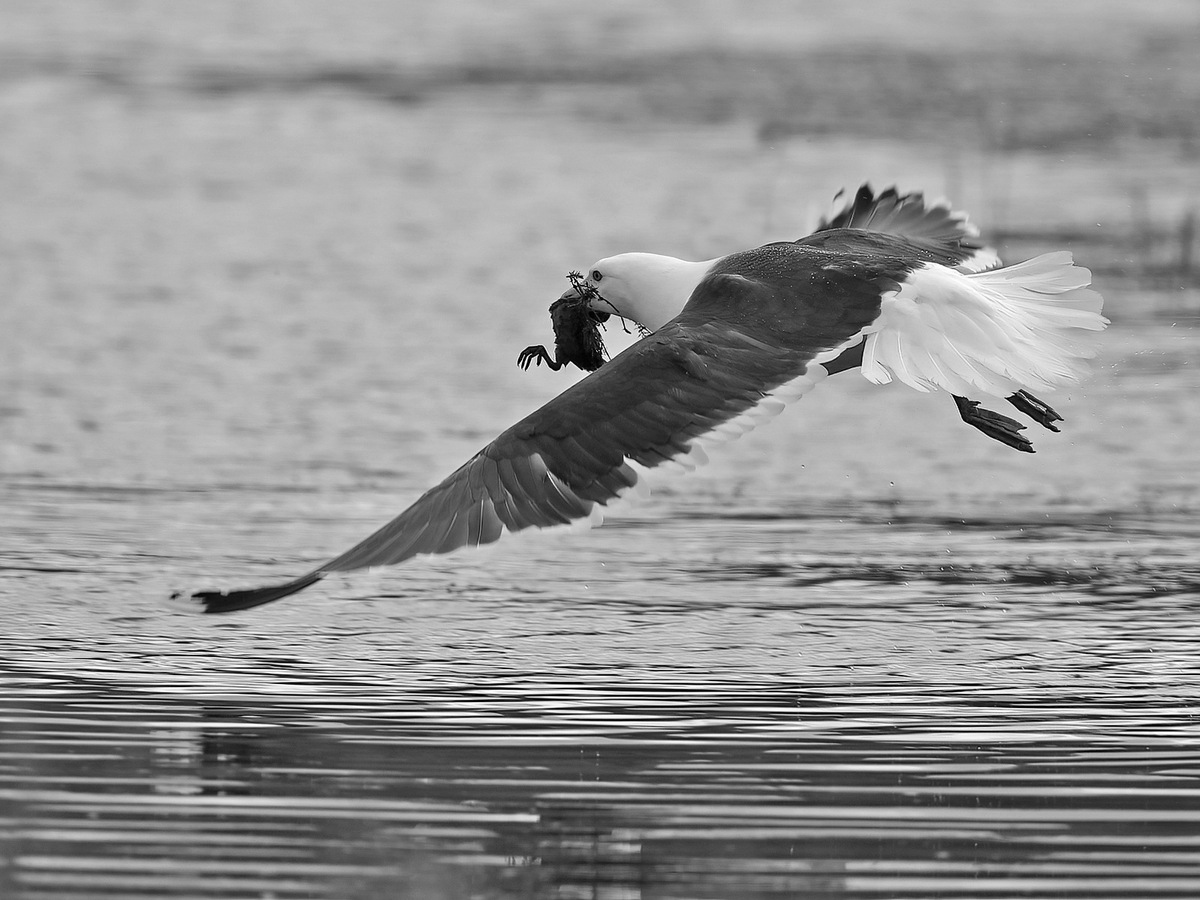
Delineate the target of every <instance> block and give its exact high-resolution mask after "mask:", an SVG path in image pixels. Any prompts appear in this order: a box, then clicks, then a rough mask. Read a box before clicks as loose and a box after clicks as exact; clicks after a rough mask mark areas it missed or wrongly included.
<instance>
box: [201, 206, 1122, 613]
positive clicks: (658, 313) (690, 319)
mask: <svg viewBox="0 0 1200 900" xmlns="http://www.w3.org/2000/svg"><path fill="white" fill-rule="evenodd" d="M839 196H840V195H839ZM836 202H837V198H835V203H836ZM978 238H979V233H978V230H977V229H976V228H975V227H974V226H973V225H971V224H970V223H969V222H968V220H967V217H966V216H965V215H964V214H962V213H960V212H956V211H953V210H952V209H951V208H950V207H949V206H948V205H947V204H945V203H944V202H938V203H929V202H927V201H926V200H925V198H924V196H923V194H921V193H917V192H913V193H905V194H901V193H900V192H899V191H897V190H896V189H895V188H889V189H887V190H885V191H882V192H880V193H879V194H875V193H874V191H873V190H872V189H871V188H870V186H869V185H864V186H863V187H862V188H860V189H859V190H858V191H857V192H856V194H855V196H854V198H853V199H852V200H851V201H850V202H848V203H846V204H845V205H844V206H843V207H842V208H841V209H840V210H839V211H837V212H836V213H835V214H834V215H832V216H830V217H828V218H823V219H822V220H821V221H820V223H819V224H818V227H817V229H816V230H815V231H814V232H813V233H812V234H809V235H807V236H806V237H802V238H800V239H799V240H796V241H781V242H775V243H769V244H765V245H763V246H761V247H756V248H754V249H749V250H742V251H738V252H735V253H730V254H728V255H726V256H721V257H718V258H716V259H710V260H704V261H700V262H693V261H688V260H682V259H676V258H674V257H671V256H663V255H659V254H652V253H643V252H632V253H622V254H619V255H617V256H610V257H607V258H605V259H601V260H600V261H598V262H596V263H594V264H593V265H592V266H591V267H590V268H589V269H588V270H587V276H586V279H585V280H584V282H583V283H582V285H579V284H573V286H572V290H571V291H568V292H567V293H565V294H564V295H563V297H561V298H560V302H561V301H565V300H568V299H571V298H575V299H578V298H579V297H580V296H581V295H583V294H586V296H587V297H588V303H589V305H590V308H591V310H593V311H594V312H595V313H597V316H596V319H599V318H601V317H602V316H604V315H610V314H611V315H616V316H619V317H621V318H622V319H624V320H627V321H630V322H633V323H635V324H636V325H637V326H639V327H640V328H641V329H642V330H643V331H645V332H646V335H645V336H644V337H643V338H641V339H640V340H639V341H637V342H636V343H634V344H633V345H632V346H630V347H629V348H628V349H626V350H625V351H624V352H622V353H620V354H619V355H617V356H616V357H614V358H612V359H611V360H608V361H603V364H602V365H601V364H599V363H600V362H601V360H596V361H595V363H596V365H595V371H593V372H591V374H589V375H588V376H587V377H585V378H583V379H582V380H580V381H578V382H576V383H575V384H574V385H572V386H571V387H569V388H568V389H567V390H565V391H563V392H562V393H561V394H559V395H558V396H557V397H555V398H554V399H552V400H550V401H549V402H548V403H546V404H545V405H544V406H542V407H541V408H540V409H538V410H536V411H534V412H532V413H530V414H529V415H528V416H526V417H525V418H523V419H521V421H519V422H517V423H516V424H515V425H513V426H512V427H511V428H508V429H507V430H506V431H504V432H502V433H501V434H500V435H499V436H498V437H496V438H495V440H493V441H492V442H491V443H489V444H488V445H487V446H485V447H484V448H483V449H482V450H480V451H479V452H478V453H476V454H475V455H474V456H472V457H471V458H470V459H469V460H467V461H466V462H465V463H464V464H463V465H462V466H460V467H459V468H458V469H456V470H455V471H454V472H452V473H451V474H450V475H449V476H447V477H446V478H445V479H444V480H443V481H442V482H441V483H440V484H437V485H435V486H434V487H433V488H431V489H430V490H428V491H426V492H425V493H424V494H423V495H422V496H420V497H419V498H418V499H417V500H416V501H415V502H414V503H413V504H412V505H411V506H409V507H408V508H407V509H406V510H404V512H402V513H400V515H398V516H396V518H394V519H392V521H390V522H388V523H387V524H386V525H384V526H383V527H382V528H380V529H379V530H378V531H376V532H375V533H374V534H372V535H370V536H369V537H367V538H366V539H365V540H363V541H362V542H360V543H358V544H356V545H355V546H353V547H351V548H350V549H349V550H347V551H346V552H345V553H343V554H341V555H340V556H338V557H336V558H334V559H332V560H330V561H329V562H326V563H324V564H322V565H320V566H318V567H317V568H316V569H313V570H312V571H311V572H308V573H307V574H304V575H301V576H300V577H298V578H295V579H292V580H291V581H287V582H283V583H280V584H276V585H268V586H265V587H258V588H249V589H242V590H229V591H224V590H205V591H199V592H196V593H194V594H192V597H193V599H195V600H197V601H199V602H200V604H201V605H202V606H203V608H204V611H205V612H209V613H220V612H230V611H233V610H241V609H247V608H250V607H254V606H259V605H261V604H264V603H269V602H271V601H274V600H278V599H280V598H282V597H286V596H288V595H290V594H294V593H296V592H298V591H301V590H303V589H304V588H307V587H309V586H310V585H312V584H315V583H316V582H318V581H320V580H321V579H322V578H324V577H325V576H326V575H328V574H329V573H331V572H344V571H349V570H353V569H362V568H367V567H373V566H386V565H394V564H397V563H400V562H403V561H404V560H407V559H410V558H412V557H414V556H417V555H421V554H435V553H449V552H451V551H454V550H457V549H459V548H462V547H474V546H478V545H480V544H489V543H492V542H493V541H496V540H497V539H499V538H500V537H501V536H502V535H504V534H506V533H508V532H518V531H522V530H524V529H527V528H550V527H554V526H560V525H570V524H573V523H577V522H582V521H590V522H591V523H593V524H598V523H599V521H600V519H601V518H602V514H603V512H604V510H605V509H606V508H607V507H609V506H610V505H611V504H612V503H613V502H614V501H616V500H618V499H619V498H621V497H623V496H625V495H626V494H628V493H629V492H630V491H632V490H634V488H635V487H636V486H638V484H639V481H640V480H641V479H642V478H643V476H644V475H645V474H646V471H647V470H649V469H654V468H657V467H659V466H661V465H663V464H667V463H679V464H683V465H685V466H687V465H688V464H692V463H695V462H702V461H703V460H704V457H705V453H704V448H705V446H706V445H707V444H709V443H711V442H713V441H717V440H721V439H727V438H729V437H735V436H737V435H738V434H740V433H742V432H744V431H745V430H748V429H749V428H751V427H753V426H754V425H755V424H756V423H757V422H758V421H760V420H762V419H764V418H769V417H770V416H772V415H774V414H776V413H778V412H779V411H780V410H781V409H782V408H783V407H784V405H786V404H787V403H789V402H791V401H793V400H796V399H798V398H800V397H802V396H803V395H804V394H806V393H808V392H809V391H810V390H812V389H813V388H814V387H816V386H817V385H818V384H820V383H821V382H822V381H824V380H825V379H826V378H827V377H829V376H830V375H833V374H837V373H839V372H844V371H848V370H852V369H858V370H859V371H860V372H861V373H862V375H863V376H864V377H865V378H866V379H867V380H868V381H870V382H873V383H876V384H883V383H887V382H890V381H892V380H898V381H900V382H902V383H903V384H906V385H908V386H909V387H912V388H914V389H916V390H918V391H922V392H930V391H936V390H943V391H947V392H948V393H949V394H950V395H951V396H952V397H953V398H954V401H955V403H956V405H957V407H958V411H959V414H960V416H961V417H962V419H963V420H964V421H966V422H967V423H968V424H971V425H972V426H974V427H976V428H978V429H980V430H981V431H983V432H984V433H985V434H987V435H988V436H990V437H992V438H994V439H996V440H999V441H1001V442H1002V443H1005V444H1007V445H1008V446H1012V447H1014V448H1015V449H1017V450H1022V451H1027V452H1031V451H1032V449H1033V448H1032V446H1031V445H1030V443H1029V441H1028V440H1027V439H1025V438H1024V437H1022V436H1021V434H1020V432H1021V431H1022V430H1023V428H1024V426H1023V425H1021V424H1020V423H1019V422H1017V421H1016V420H1014V419H1011V418H1009V417H1008V416H1004V415H1001V414H1000V413H996V412H992V411H990V410H986V409H984V408H982V407H981V406H980V405H979V401H977V400H974V399H970V398H972V397H978V396H985V397H991V398H999V399H1004V400H1007V401H1008V402H1009V403H1011V404H1012V405H1013V406H1014V407H1015V408H1016V409H1017V410H1018V411H1019V412H1021V413H1024V414H1026V415H1028V416H1029V417H1030V418H1032V419H1033V420H1034V421H1035V422H1038V423H1040V424H1041V425H1043V426H1045V427H1046V428H1048V429H1049V430H1051V431H1057V430H1058V428H1057V426H1056V423H1057V422H1059V421H1061V420H1062V417H1061V416H1059V415H1058V413H1057V412H1056V411H1055V410H1053V409H1052V408H1051V407H1049V406H1048V405H1047V404H1045V403H1044V402H1043V401H1041V400H1039V399H1038V398H1037V397H1036V396H1035V395H1034V393H1032V392H1033V391H1038V392H1043V391H1048V390H1052V389H1054V388H1056V387H1060V386H1063V385H1066V384H1071V383H1074V382H1077V381H1079V380H1080V379H1081V378H1082V377H1083V376H1084V375H1085V373H1086V362H1087V360H1088V359H1089V358H1091V357H1092V356H1094V355H1095V352H1096V341H1095V337H1096V333H1097V332H1099V331H1101V330H1103V329H1104V328H1105V326H1106V325H1107V324H1108V320H1107V319H1106V318H1104V316H1103V315H1101V308H1102V305H1103V300H1102V298H1101V296H1100V295H1099V294H1098V293H1097V292H1095V291H1093V290H1089V289H1088V285H1089V284H1090V283H1091V273H1090V272H1089V271H1088V270H1087V269H1085V268H1082V267H1079V266H1076V265H1074V264H1073V260H1072V257H1071V254H1070V253H1069V252H1063V251H1059V252H1052V253H1047V254H1045V255H1042V256H1038V257H1035V258H1033V259H1030V260H1027V261H1025V262H1020V263H1017V264H1015V265H1008V266H1004V265H1001V263H1000V260H999V258H998V256H997V255H996V253H995V251H994V250H992V249H990V248H988V247H986V246H985V245H984V244H983V243H981V242H980V241H979V239H978ZM581 288H582V290H581ZM556 324H557V320H556ZM537 350H540V351H541V353H540V354H538V353H536V352H534V351H537ZM543 358H544V361H545V362H547V363H551V362H554V363H555V365H554V366H552V368H558V367H560V366H561V365H563V364H565V363H566V362H568V361H570V360H569V359H567V360H564V359H559V358H556V359H554V360H551V358H550V357H549V355H548V354H547V353H546V352H545V350H544V348H540V347H538V348H529V350H527V351H525V352H524V353H522V354H521V357H520V358H519V361H520V362H522V363H523V365H524V366H526V367H527V366H528V365H529V364H530V362H531V361H534V360H536V361H537V362H539V363H540V362H541V361H543Z"/></svg>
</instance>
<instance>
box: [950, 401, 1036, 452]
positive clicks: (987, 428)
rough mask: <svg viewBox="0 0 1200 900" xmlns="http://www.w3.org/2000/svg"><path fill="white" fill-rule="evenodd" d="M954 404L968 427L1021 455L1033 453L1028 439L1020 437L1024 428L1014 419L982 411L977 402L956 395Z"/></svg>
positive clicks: (989, 411)
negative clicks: (974, 428)
mask: <svg viewBox="0 0 1200 900" xmlns="http://www.w3.org/2000/svg"><path fill="white" fill-rule="evenodd" d="M954 402H955V403H956V404H957V405H958V414H959V415H960V416H962V420H963V421H964V422H966V423H967V424H968V425H973V426H974V427H976V428H978V429H979V430H980V431H982V432H983V433H984V434H986V435H987V436H988V437H990V438H992V439H993V440H996V441H999V442H1000V443H1002V444H1007V445H1008V446H1009V447H1012V448H1013V449H1014V450H1020V451H1021V452H1022V453H1032V452H1033V444H1031V443H1030V442H1029V439H1028V438H1024V437H1021V432H1022V431H1024V430H1025V426H1024V425H1022V424H1021V423H1020V422H1018V421H1017V420H1016V419H1010V418H1009V417H1008V416H1002V415H1000V413H997V412H992V411H991V410H990V409H984V408H983V407H981V406H980V405H979V402H978V401H976V400H968V399H967V398H966V397H960V396H958V395H957V394H955V395H954Z"/></svg>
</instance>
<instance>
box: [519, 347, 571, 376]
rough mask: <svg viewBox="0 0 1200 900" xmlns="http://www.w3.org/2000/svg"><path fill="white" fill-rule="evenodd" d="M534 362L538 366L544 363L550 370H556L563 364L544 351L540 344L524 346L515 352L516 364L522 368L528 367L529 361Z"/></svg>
mask: <svg viewBox="0 0 1200 900" xmlns="http://www.w3.org/2000/svg"><path fill="white" fill-rule="evenodd" d="M534 362H536V363H537V364H538V365H539V366H540V365H541V364H542V363H545V364H546V365H547V366H549V367H550V370H551V371H553V372H557V371H558V370H559V369H561V368H562V367H563V364H562V363H560V362H557V361H556V360H553V359H551V358H550V354H549V353H547V352H546V348H545V347H543V346H541V345H540V344H536V345H534V346H532V347H526V348H525V349H524V350H522V351H521V352H520V353H519V354H517V365H518V366H520V367H521V368H522V369H528V368H529V366H530V364H531V363H534Z"/></svg>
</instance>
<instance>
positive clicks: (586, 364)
mask: <svg viewBox="0 0 1200 900" xmlns="http://www.w3.org/2000/svg"><path fill="white" fill-rule="evenodd" d="M567 277H568V278H570V279H571V287H570V289H568V290H567V291H566V292H564V293H563V295H562V296H561V297H559V298H558V299H557V300H555V301H554V302H553V303H552V304H550V324H551V325H552V326H553V327H554V357H553V358H551V357H550V354H549V353H548V352H547V350H546V348H545V347H544V346H541V345H537V344H535V345H533V346H531V347H526V348H525V349H524V350H522V351H521V352H520V354H519V355H518V356H517V365H518V366H520V367H521V368H522V369H528V368H529V366H530V365H531V364H533V363H536V364H537V365H541V364H542V363H543V362H544V363H545V364H546V365H547V366H548V367H549V368H551V369H553V370H554V371H558V370H559V369H561V368H562V367H563V366H565V365H566V364H567V363H573V364H574V365H576V366H578V367H579V368H580V369H583V370H584V371H587V372H594V371H595V370H596V369H598V368H600V367H601V366H602V365H604V358H605V356H606V355H607V352H606V350H605V348H604V339H603V338H601V337H600V325H601V324H603V323H604V322H606V321H607V320H608V317H609V315H610V314H609V313H607V312H604V311H602V310H599V309H595V308H594V304H597V303H599V304H603V303H604V300H603V298H601V297H600V294H599V292H598V291H597V290H596V288H595V286H594V285H592V284H591V283H590V282H588V281H587V280H586V279H584V278H583V277H582V276H581V275H580V274H579V273H578V272H572V273H571V274H570V275H568V276H567Z"/></svg>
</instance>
